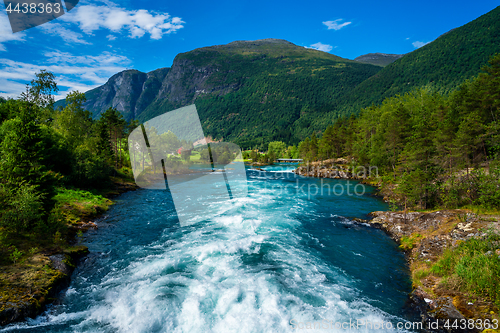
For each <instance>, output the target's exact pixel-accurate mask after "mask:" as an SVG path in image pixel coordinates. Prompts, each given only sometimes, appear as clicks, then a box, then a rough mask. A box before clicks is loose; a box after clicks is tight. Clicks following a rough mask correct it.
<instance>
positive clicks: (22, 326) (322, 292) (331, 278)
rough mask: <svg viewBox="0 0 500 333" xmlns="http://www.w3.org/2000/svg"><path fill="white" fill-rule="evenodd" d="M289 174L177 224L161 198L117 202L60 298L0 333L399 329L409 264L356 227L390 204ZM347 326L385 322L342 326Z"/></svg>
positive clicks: (266, 176)
mask: <svg viewBox="0 0 500 333" xmlns="http://www.w3.org/2000/svg"><path fill="white" fill-rule="evenodd" d="M293 168H294V166H291V165H288V166H269V167H266V168H265V169H266V171H265V172H262V171H258V170H254V169H247V177H248V185H249V188H248V195H247V196H246V197H244V198H239V199H232V200H231V201H230V202H229V203H228V204H227V205H226V206H225V209H224V210H223V211H217V212H214V213H213V214H212V215H210V216H208V215H207V216H206V217H205V219H204V220H203V221H202V222H199V223H196V224H193V225H188V226H182V227H181V226H180V224H179V221H178V219H177V216H176V213H175V209H174V207H173V204H172V198H171V197H170V196H169V194H168V193H167V192H166V191H164V190H145V189H140V190H137V191H133V192H128V193H125V194H123V195H121V196H119V197H118V198H117V202H116V204H115V205H114V206H112V207H111V208H110V210H109V211H108V212H107V213H106V214H105V215H104V216H103V217H102V218H101V219H100V220H98V221H97V224H98V226H99V228H98V229H97V230H93V231H89V232H87V233H86V234H85V236H84V239H83V244H84V245H86V246H88V247H89V250H90V251H91V254H90V255H89V256H88V257H87V258H86V259H85V260H84V261H83V262H82V263H81V264H80V265H79V266H78V267H77V269H76V270H75V272H74V274H73V277H72V282H71V285H70V287H69V288H68V289H67V290H66V291H64V292H63V293H62V295H61V297H60V300H59V301H58V302H57V303H56V304H54V305H52V306H50V308H49V309H48V310H47V311H46V312H45V313H44V314H42V315H40V316H39V317H37V318H36V319H28V320H27V321H26V322H22V323H17V324H13V325H10V326H7V327H4V328H3V329H1V330H0V331H1V332H12V331H15V332H17V331H19V332H127V333H129V332H189V333H196V332H203V333H208V332H216V333H222V332H240V333H243V332H348V331H351V330H352V331H358V332H363V331H369V332H396V331H403V330H398V329H396V325H397V324H398V323H401V322H405V321H406V320H408V319H409V318H408V317H407V316H406V314H405V311H404V305H405V302H406V300H407V294H408V292H409V291H410V289H411V282H410V279H409V275H408V274H409V272H408V268H407V265H406V263H405V258H404V256H403V254H402V253H401V252H400V251H399V250H398V247H397V244H395V243H394V242H393V241H392V240H391V239H390V238H389V237H388V236H386V235H385V234H384V233H383V232H381V231H380V230H377V229H373V228H371V227H368V226H363V225H359V224H355V223H353V222H352V219H353V218H366V217H367V214H368V213H369V212H371V211H376V210H386V209H387V208H388V207H387V205H386V203H384V202H383V201H382V200H381V199H380V198H378V197H376V196H374V195H373V190H374V189H373V188H370V187H364V189H365V192H364V193H363V194H362V195H349V194H353V192H354V185H355V184H357V183H355V182H353V181H349V183H348V181H346V180H333V179H317V178H303V177H301V176H297V175H295V174H293V173H292V172H291V170H292V169H293ZM286 185H288V186H286ZM327 185H328V186H327ZM301 186H302V187H301ZM321 186H323V188H325V191H323V193H321V191H318V189H320V188H321ZM308 188H309V189H315V190H310V191H308V190H307V189H308ZM326 189H332V190H331V191H327V190H326ZM348 190H350V192H349V193H348ZM328 192H329V193H328ZM341 192H343V193H341ZM356 192H357V193H358V194H360V193H361V187H360V186H358V187H357V188H356ZM353 321H356V322H357V323H361V324H362V325H369V324H370V323H372V324H374V323H382V324H385V326H384V327H383V328H381V327H378V328H379V329H375V328H377V326H374V329H368V330H366V327H364V326H360V327H359V330H354V329H352V326H350V328H348V329H346V326H345V324H347V323H349V322H350V323H352V322H353ZM320 323H321V325H323V326H322V327H321V326H318V325H320ZM363 323H364V324H363ZM388 323H389V324H388ZM342 324H344V328H342V327H341V326H342ZM308 325H309V326H308ZM311 325H313V326H311ZM314 325H316V329H314V328H313V327H314ZM388 325H391V326H394V329H390V327H388ZM308 327H309V328H311V329H308Z"/></svg>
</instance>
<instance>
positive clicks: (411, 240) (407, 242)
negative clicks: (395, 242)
mask: <svg viewBox="0 0 500 333" xmlns="http://www.w3.org/2000/svg"><path fill="white" fill-rule="evenodd" d="M422 237H423V236H422V235H421V234H419V233H415V234H412V235H411V236H409V237H408V236H403V237H401V241H400V245H399V247H400V248H402V249H403V250H405V251H409V250H411V249H413V247H414V246H415V244H416V243H417V242H418V241H419V240H420V239H421V238H422Z"/></svg>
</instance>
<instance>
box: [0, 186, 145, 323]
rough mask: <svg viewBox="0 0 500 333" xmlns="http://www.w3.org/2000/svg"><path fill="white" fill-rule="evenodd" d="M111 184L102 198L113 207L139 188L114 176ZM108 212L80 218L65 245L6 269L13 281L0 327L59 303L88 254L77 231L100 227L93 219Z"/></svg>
mask: <svg viewBox="0 0 500 333" xmlns="http://www.w3.org/2000/svg"><path fill="white" fill-rule="evenodd" d="M112 181H113V187H112V188H111V189H110V190H108V191H107V192H106V193H105V194H104V195H103V196H104V197H106V198H107V199H109V200H110V201H111V204H110V205H112V204H113V203H114V202H112V200H111V199H112V198H114V197H116V196H119V195H120V194H123V193H125V192H128V191H135V190H136V189H138V186H137V185H136V184H135V183H133V182H129V181H126V180H124V179H121V178H116V177H112ZM105 212H106V210H100V209H96V214H95V215H93V216H91V217H90V218H89V217H86V216H80V219H79V221H78V222H77V223H76V224H74V225H73V224H72V225H70V226H68V234H69V235H68V240H67V244H66V245H61V246H59V247H58V248H54V247H51V248H46V249H42V250H41V251H40V252H39V253H36V254H34V255H32V256H31V257H29V258H27V259H25V260H24V262H23V264H24V265H25V266H19V265H20V264H11V265H8V266H6V267H5V272H6V273H7V274H9V273H10V275H11V276H12V278H11V279H10V280H9V281H8V282H7V283H5V281H4V282H3V283H2V291H1V292H0V327H3V326H6V325H9V324H12V323H15V322H20V321H23V320H25V319H26V318H28V317H29V318H35V317H36V316H38V315H40V314H41V313H43V312H44V311H45V310H46V308H47V306H48V305H50V304H52V303H53V302H55V301H57V299H58V294H59V293H60V292H61V291H63V290H64V289H66V288H68V286H69V285H70V283H71V275H72V273H73V271H74V270H75V268H76V266H77V265H78V263H79V261H80V260H81V259H82V258H83V257H84V256H86V255H87V254H89V250H88V248H87V247H86V246H84V245H79V244H78V241H77V232H79V231H82V232H86V231H87V230H89V229H95V228H97V226H96V224H95V223H94V222H93V220H95V219H98V218H100V217H101V216H102V215H103V214H104V213H105ZM75 243H76V244H75ZM21 279H22V280H21Z"/></svg>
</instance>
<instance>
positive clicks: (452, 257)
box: [431, 232, 500, 306]
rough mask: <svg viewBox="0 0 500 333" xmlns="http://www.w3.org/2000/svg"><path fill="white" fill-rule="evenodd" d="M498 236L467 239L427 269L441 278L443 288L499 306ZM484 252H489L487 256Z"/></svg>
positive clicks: (447, 251)
mask: <svg viewBox="0 0 500 333" xmlns="http://www.w3.org/2000/svg"><path fill="white" fill-rule="evenodd" d="M499 248H500V235H498V234H496V233H493V232H490V233H489V234H488V236H486V237H485V238H471V239H469V240H467V241H465V242H462V243H460V244H459V245H458V246H457V247H455V248H451V249H447V250H446V251H445V252H444V253H443V256H442V257H441V259H440V260H438V261H437V262H436V263H435V264H434V265H433V266H432V268H431V273H433V274H435V275H437V276H441V277H443V284H444V285H445V286H446V285H447V284H448V285H450V286H449V287H454V288H457V289H459V290H460V291H463V292H470V293H474V294H476V295H481V296H484V297H487V298H488V299H490V300H492V301H493V302H495V303H496V305H497V306H498V305H500V259H499V258H498V257H499V256H498V255H497V254H496V253H495V250H497V249H499ZM488 251H491V252H490V253H489V254H487V253H488Z"/></svg>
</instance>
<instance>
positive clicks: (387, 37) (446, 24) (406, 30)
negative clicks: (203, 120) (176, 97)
mask: <svg viewBox="0 0 500 333" xmlns="http://www.w3.org/2000/svg"><path fill="white" fill-rule="evenodd" d="M498 5H499V3H498V1H491V0H481V1H474V2H470V1H436V0H433V1H427V0H423V1H418V2H408V1H401V0H399V1H392V0H390V1H365V0H358V1H355V2H349V1H342V2H339V1H331V0H330V1H294V0H287V1H269V0H266V1H262V0H251V1H246V0H238V1H235V0H219V1H199V0H197V1H194V0H181V1H151V0H145V1H118V0H112V1H110V0H103V1H97V0H82V1H80V3H79V4H78V5H77V7H75V8H74V9H73V10H72V11H71V12H69V13H67V14H65V15H63V16H61V17H59V18H58V19H56V20H53V21H51V22H49V23H46V24H43V25H41V26H38V27H35V28H31V29H28V30H26V31H23V32H19V33H15V34H13V33H12V30H11V28H10V25H9V22H8V19H7V15H6V11H5V7H3V6H2V5H0V7H1V10H0V95H2V96H10V97H17V96H18V95H19V94H20V92H21V91H23V90H24V88H25V85H26V83H28V82H29V81H30V80H31V79H32V78H33V77H34V73H35V72H38V71H39V70H40V69H47V70H50V71H52V72H53V73H54V74H55V75H56V77H57V82H58V85H59V88H60V92H59V93H58V96H57V98H62V97H64V96H65V95H66V94H67V93H68V92H69V91H71V90H79V91H82V92H85V91H87V90H89V89H92V88H94V87H96V86H99V85H101V84H104V83H105V82H106V81H107V79H108V78H109V77H110V76H112V75H113V74H115V73H117V72H119V71H121V70H124V69H131V68H134V69H138V70H140V71H144V72H147V71H151V70H154V69H156V68H160V67H169V66H171V64H172V61H173V59H174V57H175V55H176V54H178V53H181V52H186V51H190V50H193V49H195V48H198V47H203V46H209V45H218V44H226V43H229V42H232V41H235V40H255V39H263V38H281V39H286V40H288V41H290V42H292V43H294V44H297V45H300V46H307V47H314V48H318V49H320V50H322V51H326V52H329V53H332V54H335V55H338V56H341V57H344V58H348V59H353V58H355V57H357V56H359V55H362V54H366V53H372V52H383V53H396V54H402V53H407V52H411V51H413V50H415V49H416V48H418V47H421V46H422V45H425V43H428V42H431V41H433V40H434V39H436V38H437V37H439V36H440V35H441V34H443V33H445V32H447V31H449V30H451V29H453V28H456V27H459V26H462V25H464V24H466V23H468V22H470V21H472V20H474V19H475V18H477V17H479V16H481V15H483V14H485V13H487V12H489V11H490V10H492V9H494V8H495V7H497V6H498Z"/></svg>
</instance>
